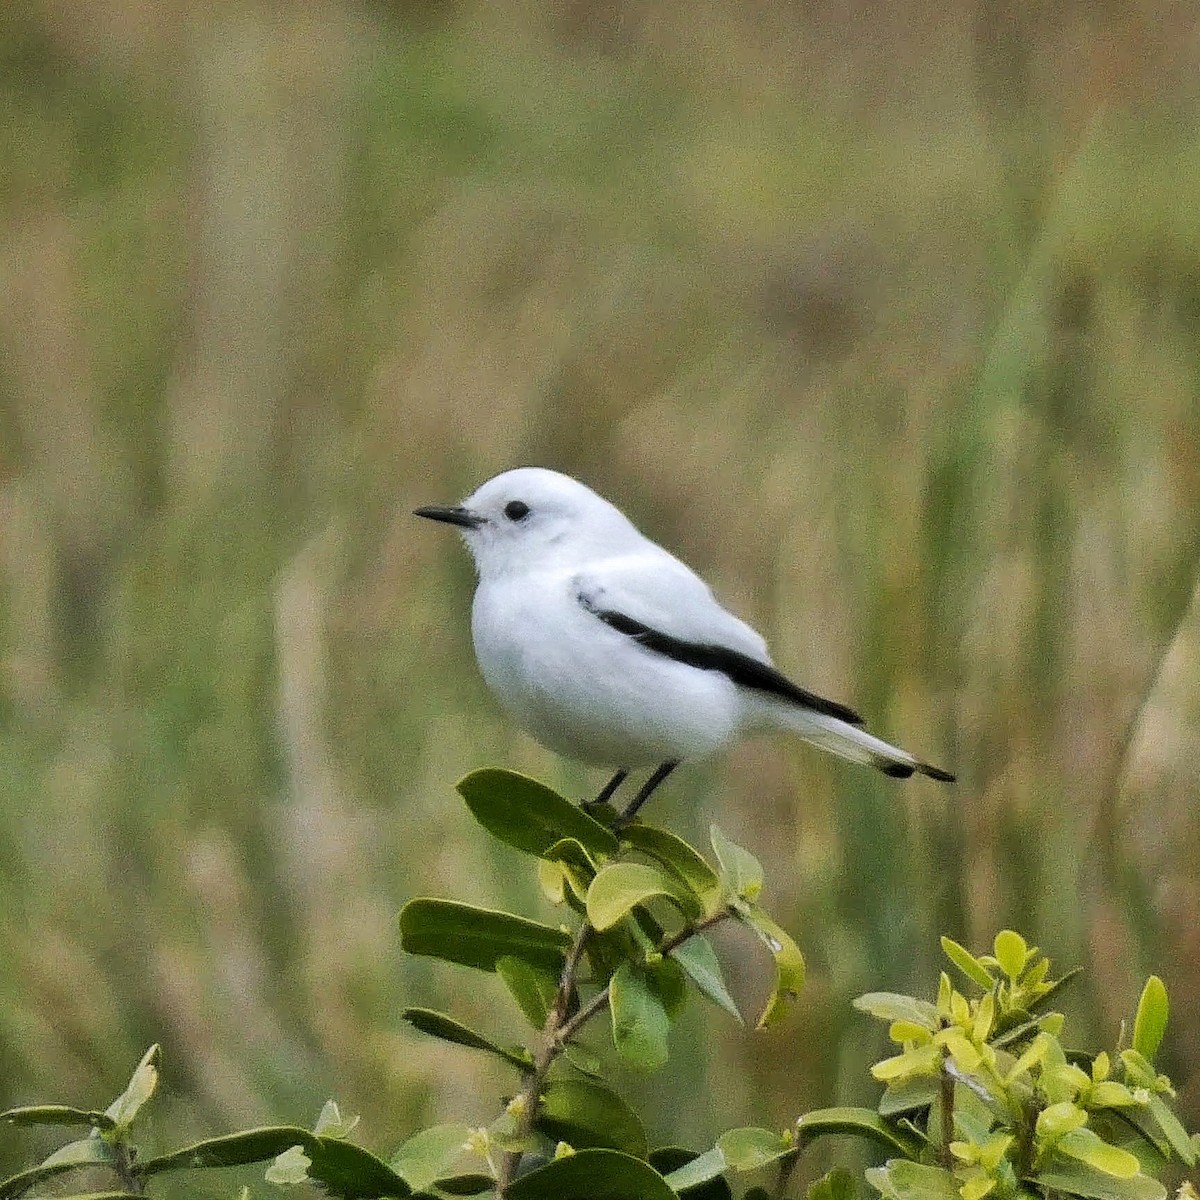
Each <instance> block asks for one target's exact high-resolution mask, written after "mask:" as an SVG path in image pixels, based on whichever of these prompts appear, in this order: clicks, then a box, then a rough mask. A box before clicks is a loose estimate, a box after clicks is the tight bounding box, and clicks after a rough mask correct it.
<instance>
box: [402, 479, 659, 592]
mask: <svg viewBox="0 0 1200 1200" xmlns="http://www.w3.org/2000/svg"><path fill="white" fill-rule="evenodd" d="M415 513H416V515H417V516H418V517H428V518H430V519H431V520H434V521H445V522H446V523H447V524H450V525H457V526H458V527H459V529H460V530H461V531H462V535H463V538H464V540H465V541H466V543H467V547H468V549H469V550H470V551H471V555H472V557H473V558H474V559H475V566H476V568H477V569H478V571H479V575H480V577H481V578H487V577H496V576H500V575H506V574H511V573H515V572H520V571H529V570H536V569H540V568H545V567H554V566H565V567H570V566H575V565H577V564H579V565H582V564H584V563H586V562H587V561H589V560H590V559H592V558H596V557H603V556H605V555H607V554H615V553H620V552H622V551H623V550H628V549H629V548H630V547H632V546H635V545H636V544H637V542H638V541H639V540H640V537H641V535H640V534H639V533H638V532H637V530H636V529H635V528H634V526H633V525H632V524H630V522H629V520H628V519H627V518H626V517H625V516H624V515H623V514H622V513H621V511H620V510H619V509H618V508H616V507H615V506H614V505H612V504H610V503H609V502H608V501H607V500H605V499H604V498H603V497H602V496H598V495H597V494H596V493H595V492H593V491H592V489H591V488H589V487H586V486H585V485H584V484H582V483H580V482H578V480H575V479H572V478H571V477H570V476H569V475H561V474H559V473H558V472H557V471H548V470H545V469H544V468H542V467H518V468H517V469H516V470H514V471H505V472H504V473H503V474H501V475H497V476H495V477H494V478H492V479H489V480H488V481H487V483H485V484H483V485H481V486H480V487H479V488H478V489H477V490H476V491H475V492H474V493H473V494H472V495H470V496H468V497H467V498H466V500H464V501H463V502H462V504H459V505H455V506H453V507H437V506H431V507H427V508H418V509H416V510H415Z"/></svg>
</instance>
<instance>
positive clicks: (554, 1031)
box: [496, 908, 732, 1197]
mask: <svg viewBox="0 0 1200 1200" xmlns="http://www.w3.org/2000/svg"><path fill="white" fill-rule="evenodd" d="M731 915H732V913H731V911H730V910H729V909H727V908H723V909H721V911H720V912H717V913H714V914H713V915H712V916H711V917H705V919H704V920H703V921H699V922H697V923H696V924H695V925H688V926H685V927H684V928H683V929H681V930H679V932H678V933H674V934H672V935H671V936H670V937H669V938H666V939H665V940H664V941H663V943H662V945H661V946H659V947H658V948H657V949H658V953H659V954H661V955H664V956H665V955H668V954H670V953H671V951H672V950H674V949H676V948H677V947H678V946H682V945H683V943H684V942H686V941H687V940H688V938H691V937H695V936H696V935H697V934H698V933H702V932H703V931H704V930H705V929H709V928H711V927H712V926H713V925H717V924H719V923H720V922H721V921H724V920H726V919H727V918H728V917H730V916H731ZM593 932H595V931H594V929H593V927H592V925H591V924H590V923H589V922H588V921H584V922H583V924H582V925H580V927H579V930H578V931H577V932H576V934H575V940H574V941H573V942H572V943H571V947H570V949H569V950H568V951H567V957H566V960H565V961H564V963H563V969H562V975H561V976H560V977H559V981H558V992H557V993H556V994H555V997H554V1003H553V1004H552V1005H551V1007H550V1012H549V1013H548V1014H547V1016H546V1024H545V1027H544V1028H543V1030H542V1038H543V1044H542V1048H541V1050H540V1051H539V1052H538V1054H537V1057H536V1058H535V1059H534V1060H533V1071H532V1072H531V1073H530V1075H529V1077H528V1080H527V1082H526V1084H525V1087H524V1089H523V1090H522V1092H521V1093H520V1096H519V1099H520V1101H521V1102H522V1103H521V1115H520V1118H519V1119H518V1122H517V1132H516V1137H517V1139H518V1140H520V1139H522V1138H525V1137H528V1136H529V1134H530V1133H532V1132H533V1126H534V1123H535V1122H536V1120H537V1115H538V1109H539V1107H540V1106H541V1102H542V1090H543V1088H544V1087H545V1086H546V1077H547V1075H549V1073H550V1068H551V1066H553V1064H554V1060H555V1059H556V1058H557V1057H558V1056H559V1055H560V1054H561V1053H562V1052H563V1050H564V1049H566V1046H567V1043H568V1042H569V1041H570V1040H571V1039H572V1038H573V1037H574V1036H575V1035H576V1034H577V1033H578V1032H579V1030H580V1029H582V1028H583V1026H584V1025H586V1024H587V1023H588V1021H590V1020H591V1019H592V1018H593V1017H594V1016H595V1015H596V1014H597V1013H598V1012H601V1011H603V1009H605V1008H607V1007H608V1001H609V996H610V991H609V985H608V984H605V985H604V987H603V988H602V989H601V990H600V991H599V992H597V993H596V994H595V995H594V996H593V997H592V998H591V999H590V1000H589V1001H588V1002H587V1003H586V1004H585V1005H583V1007H582V1008H580V1009H579V1011H578V1012H576V1013H575V1015H574V1016H573V1017H569V1018H568V1017H567V1007H568V1005H569V1004H570V1003H571V995H572V993H573V992H574V990H575V985H576V974H577V972H578V970H579V964H580V963H581V962H582V961H583V952H584V950H585V949H586V948H587V943H588V939H589V938H590V937H591V935H592V934H593ZM520 1161H521V1151H520V1150H510V1151H508V1152H506V1153H505V1155H504V1157H503V1159H501V1161H500V1170H499V1172H498V1173H497V1177H496V1192H497V1195H498V1196H501V1197H502V1196H503V1195H504V1192H505V1189H506V1188H507V1187H508V1185H509V1184H510V1183H512V1181H513V1176H514V1175H515V1174H516V1170H517V1165H518V1163H519V1162H520Z"/></svg>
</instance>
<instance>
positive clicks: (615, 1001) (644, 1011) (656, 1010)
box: [608, 962, 671, 1071]
mask: <svg viewBox="0 0 1200 1200" xmlns="http://www.w3.org/2000/svg"><path fill="white" fill-rule="evenodd" d="M608 1008H609V1013H610V1015H611V1018H612V1038H613V1045H614V1046H616V1048H617V1053H618V1054H620V1056H621V1057H622V1058H623V1059H625V1061H626V1062H628V1063H631V1064H632V1065H633V1066H635V1067H640V1068H641V1069H642V1070H645V1071H656V1070H658V1068H659V1067H661V1066H663V1065H664V1064H665V1063H666V1061H667V1033H668V1031H669V1030H670V1028H671V1022H670V1018H669V1017H668V1016H667V1010H666V1008H665V1006H664V1005H663V1002H662V1000H661V999H660V997H659V995H658V991H657V989H656V988H655V987H654V985H653V984H652V982H651V980H650V978H649V977H648V975H647V973H646V971H645V969H644V968H642V967H640V966H637V965H635V964H634V963H632V962H623V963H622V964H621V965H620V966H619V967H618V968H617V970H616V972H615V973H614V975H613V977H612V979H611V980H609V984H608Z"/></svg>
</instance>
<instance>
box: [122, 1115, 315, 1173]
mask: <svg viewBox="0 0 1200 1200" xmlns="http://www.w3.org/2000/svg"><path fill="white" fill-rule="evenodd" d="M316 1141H317V1138H316V1135H315V1134H313V1133H310V1132H309V1131H308V1130H307V1129H301V1128H300V1126H298V1125H266V1126H262V1127H261V1128H258V1129H245V1130H243V1131H242V1132H241V1133H230V1134H226V1135H225V1136H224V1137H216V1138H208V1139H206V1140H205V1141H202V1142H196V1143H195V1144H194V1145H191V1146H185V1147H184V1148H183V1149H182V1150H176V1151H174V1152H173V1153H171V1154H162V1155H160V1156H159V1157H157V1158H149V1159H146V1160H145V1161H144V1162H142V1163H139V1164H138V1173H139V1174H140V1175H158V1174H160V1173H161V1172H163V1171H184V1170H192V1169H199V1168H205V1167H243V1166H246V1165H247V1164H249V1163H257V1162H266V1161H267V1160H268V1159H272V1158H276V1157H277V1156H278V1155H280V1154H282V1153H283V1152H284V1151H285V1150H290V1149H291V1148H292V1147H293V1146H300V1147H301V1148H303V1149H305V1150H307V1148H308V1146H309V1145H310V1144H312V1143H315V1142H316Z"/></svg>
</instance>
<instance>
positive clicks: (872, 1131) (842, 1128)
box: [796, 1106, 920, 1157]
mask: <svg viewBox="0 0 1200 1200" xmlns="http://www.w3.org/2000/svg"><path fill="white" fill-rule="evenodd" d="M829 1134H852V1135H854V1136H855V1137H861V1138H866V1139H867V1140H868V1141H872V1142H877V1143H878V1144H879V1145H881V1146H883V1147H884V1148H886V1149H887V1150H890V1151H892V1152H893V1153H896V1154H902V1155H905V1156H906V1157H907V1156H911V1155H915V1154H917V1153H918V1152H919V1150H920V1143H919V1141H918V1140H917V1139H916V1138H915V1137H913V1136H912V1135H911V1134H909V1133H905V1132H904V1131H903V1130H901V1129H898V1128H897V1127H896V1126H895V1125H893V1124H892V1123H891V1122H890V1121H885V1120H884V1119H883V1118H882V1117H881V1116H880V1115H879V1114H878V1113H877V1112H875V1111H874V1110H873V1109H870V1108H853V1107H849V1106H838V1107H836V1108H818V1109H815V1110H814V1111H813V1112H810V1113H805V1114H804V1116H802V1117H801V1118H800V1119H799V1120H798V1121H797V1122H796V1139H797V1143H798V1144H799V1145H805V1144H807V1143H808V1142H811V1141H813V1140H814V1139H815V1138H819V1137H826V1136H828V1135H829Z"/></svg>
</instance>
